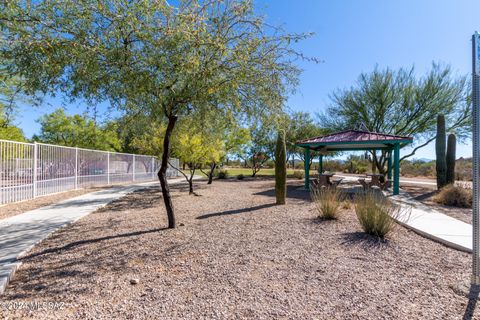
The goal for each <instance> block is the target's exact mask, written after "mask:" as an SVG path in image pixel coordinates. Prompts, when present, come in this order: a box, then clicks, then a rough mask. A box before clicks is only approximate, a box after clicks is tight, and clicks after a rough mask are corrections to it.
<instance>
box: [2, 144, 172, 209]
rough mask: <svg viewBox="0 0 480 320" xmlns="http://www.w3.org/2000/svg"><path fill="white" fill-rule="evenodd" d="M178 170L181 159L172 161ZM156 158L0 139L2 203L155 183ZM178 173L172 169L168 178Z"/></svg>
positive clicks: (158, 162) (158, 165)
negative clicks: (106, 186) (86, 189)
mask: <svg viewBox="0 0 480 320" xmlns="http://www.w3.org/2000/svg"><path fill="white" fill-rule="evenodd" d="M171 163H172V164H173V165H174V166H177V167H178V159H171ZM159 167H160V160H159V159H158V158H156V157H152V156H144V155H135V154H127V153H118V152H109V151H99V150H89V149H82V148H72V147H63V146H57V145H51V144H44V143H24V142H16V141H8V140H0V204H6V203H13V202H17V201H22V200H28V199H33V198H36V197H39V196H44V195H48V194H53V193H58V192H63V191H68V190H75V189H80V188H87V187H93V186H105V185H110V184H119V183H128V182H142V181H153V180H156V179H157V171H158V169H159ZM177 175H178V172H177V171H176V170H174V169H173V168H171V167H170V166H169V168H168V170H167V176H168V177H169V178H170V177H176V176H177Z"/></svg>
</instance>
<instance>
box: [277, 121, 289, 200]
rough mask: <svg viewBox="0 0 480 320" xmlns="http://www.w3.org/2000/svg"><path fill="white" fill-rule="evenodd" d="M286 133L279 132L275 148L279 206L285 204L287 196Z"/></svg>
mask: <svg viewBox="0 0 480 320" xmlns="http://www.w3.org/2000/svg"><path fill="white" fill-rule="evenodd" d="M286 155H287V150H286V145H285V131H283V130H280V131H278V136H277V145H276V148H275V196H276V198H277V204H285V198H286V196H287V167H286Z"/></svg>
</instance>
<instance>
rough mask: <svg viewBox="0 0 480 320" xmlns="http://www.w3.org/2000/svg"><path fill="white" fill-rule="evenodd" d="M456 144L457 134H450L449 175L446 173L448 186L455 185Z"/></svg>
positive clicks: (448, 151)
mask: <svg viewBox="0 0 480 320" xmlns="http://www.w3.org/2000/svg"><path fill="white" fill-rule="evenodd" d="M456 144H457V137H456V136H455V134H453V133H450V134H449V135H448V139H447V155H446V163H447V173H446V182H447V184H450V183H455V158H456V154H455V153H456Z"/></svg>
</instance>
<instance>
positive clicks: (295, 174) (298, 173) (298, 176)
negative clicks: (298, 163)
mask: <svg viewBox="0 0 480 320" xmlns="http://www.w3.org/2000/svg"><path fill="white" fill-rule="evenodd" d="M293 177H294V178H295V179H299V180H301V179H304V178H305V172H303V171H301V170H295V171H293Z"/></svg>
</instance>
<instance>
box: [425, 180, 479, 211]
mask: <svg viewBox="0 0 480 320" xmlns="http://www.w3.org/2000/svg"><path fill="white" fill-rule="evenodd" d="M472 198H473V190H472V189H469V188H464V187H462V186H457V185H453V184H449V185H448V186H445V187H444V188H443V189H442V190H440V192H439V193H438V194H437V195H435V196H434V197H433V201H435V202H437V203H440V204H444V205H447V206H454V207H460V208H471V207H472Z"/></svg>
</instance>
